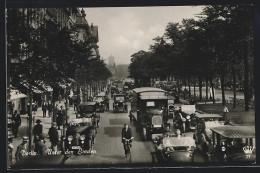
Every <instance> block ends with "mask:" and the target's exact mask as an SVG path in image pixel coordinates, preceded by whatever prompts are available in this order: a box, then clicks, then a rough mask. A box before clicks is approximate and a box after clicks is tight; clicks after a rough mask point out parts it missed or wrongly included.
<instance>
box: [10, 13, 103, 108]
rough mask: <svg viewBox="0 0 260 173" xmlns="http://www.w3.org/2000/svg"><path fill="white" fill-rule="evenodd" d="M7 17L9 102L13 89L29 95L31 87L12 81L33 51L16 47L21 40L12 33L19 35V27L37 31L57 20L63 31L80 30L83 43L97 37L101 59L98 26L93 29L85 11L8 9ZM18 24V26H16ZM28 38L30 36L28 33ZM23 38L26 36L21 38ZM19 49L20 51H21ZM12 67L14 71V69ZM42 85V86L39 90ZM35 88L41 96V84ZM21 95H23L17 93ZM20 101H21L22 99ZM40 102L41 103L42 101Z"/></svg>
mask: <svg viewBox="0 0 260 173" xmlns="http://www.w3.org/2000/svg"><path fill="white" fill-rule="evenodd" d="M6 14H7V20H6V21H7V41H8V42H7V53H8V54H7V62H8V69H7V70H8V72H7V73H8V79H7V94H8V100H10V99H12V98H14V97H12V95H11V94H12V93H14V92H12V91H11V90H14V89H15V90H16V89H18V91H22V92H23V93H24V94H27V91H28V90H27V89H26V88H27V87H28V83H26V82H28V81H25V85H27V86H25V88H24V86H23V85H24V84H23V85H21V86H20V85H19V86H11V85H10V84H11V83H12V80H13V81H15V80H14V79H13V77H12V75H11V74H15V73H16V72H15V70H16V66H18V65H19V64H20V63H21V62H20V61H19V60H20V59H26V58H27V57H28V56H29V55H30V52H28V50H27V48H26V44H25V42H24V43H21V44H20V47H19V46H18V47H15V49H14V46H12V44H11V43H12V40H15V39H16V38H15V37H17V36H16V35H12V33H16V32H17V31H19V28H24V27H26V26H30V27H33V28H38V27H40V26H45V24H46V23H45V22H47V21H53V22H54V23H56V24H57V25H58V26H59V29H62V28H64V27H66V28H69V29H70V28H73V27H75V28H76V31H77V35H78V39H79V40H81V41H86V40H87V38H90V37H91V36H93V37H94V38H95V39H94V40H95V41H94V42H93V43H92V44H94V48H93V49H92V52H93V55H94V56H99V51H98V46H97V42H98V40H99V39H98V27H97V26H94V25H93V24H92V25H91V27H90V26H89V24H88V22H87V20H86V18H85V17H86V14H85V11H84V10H83V9H82V10H80V9H79V8H8V9H7V10H6ZM14 23H15V25H14ZM25 35H26V34H25ZM20 36H21V37H22V35H20ZM18 50H19V51H18ZM16 52H22V53H16ZM11 65H12V67H14V68H10V67H11ZM39 86H40V87H39ZM39 86H38V85H35V86H34V87H35V88H36V89H35V90H33V92H34V93H33V94H34V95H37V96H38V95H40V94H41V92H40V91H39V90H38V88H37V87H39V88H40V89H42V88H41V86H42V85H41V84H40V85H39ZM17 93H19V92H17ZM18 99H20V98H18ZM27 101H28V100H26V101H24V100H22V103H19V104H22V105H23V107H25V111H26V109H27V106H26V105H27ZM19 102H20V100H19ZM38 103H39V102H38Z"/></svg>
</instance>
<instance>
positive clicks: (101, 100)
mask: <svg viewBox="0 0 260 173" xmlns="http://www.w3.org/2000/svg"><path fill="white" fill-rule="evenodd" d="M105 97H106V94H105V93H103V92H102V93H99V94H98V95H97V96H96V97H95V98H94V99H93V101H94V102H97V112H104V111H105V106H106V105H105Z"/></svg>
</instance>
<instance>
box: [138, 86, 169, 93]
mask: <svg viewBox="0 0 260 173" xmlns="http://www.w3.org/2000/svg"><path fill="white" fill-rule="evenodd" d="M151 91H158V92H166V91H165V90H162V89H160V88H154V87H142V88H135V89H134V92H136V93H142V92H151Z"/></svg>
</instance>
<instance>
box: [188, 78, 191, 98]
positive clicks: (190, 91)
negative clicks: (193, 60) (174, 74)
mask: <svg viewBox="0 0 260 173" xmlns="http://www.w3.org/2000/svg"><path fill="white" fill-rule="evenodd" d="M188 85H189V99H191V88H190V75H189V76H188Z"/></svg>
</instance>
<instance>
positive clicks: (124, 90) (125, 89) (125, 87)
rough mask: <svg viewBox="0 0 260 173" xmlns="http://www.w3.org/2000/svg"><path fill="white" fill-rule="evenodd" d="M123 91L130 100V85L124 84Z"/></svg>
mask: <svg viewBox="0 0 260 173" xmlns="http://www.w3.org/2000/svg"><path fill="white" fill-rule="evenodd" d="M123 93H124V94H125V96H126V99H127V100H128V99H129V98H130V97H129V96H130V90H129V87H128V86H127V85H124V87H123Z"/></svg>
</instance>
